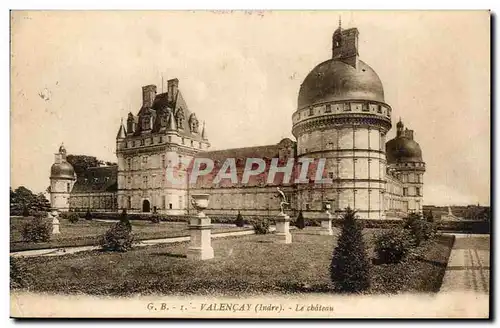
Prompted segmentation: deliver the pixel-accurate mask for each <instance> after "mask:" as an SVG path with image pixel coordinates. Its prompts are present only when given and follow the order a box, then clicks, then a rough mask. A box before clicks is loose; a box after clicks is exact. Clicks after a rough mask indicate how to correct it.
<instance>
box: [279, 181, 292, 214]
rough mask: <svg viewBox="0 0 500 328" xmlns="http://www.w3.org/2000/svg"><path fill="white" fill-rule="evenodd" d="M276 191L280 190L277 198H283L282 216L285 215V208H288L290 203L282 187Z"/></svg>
mask: <svg viewBox="0 0 500 328" xmlns="http://www.w3.org/2000/svg"><path fill="white" fill-rule="evenodd" d="M276 189H277V190H278V195H277V196H276V197H281V201H280V209H281V213H280V214H285V212H284V210H285V206H288V205H290V203H289V202H288V200H287V199H286V195H285V193H284V192H283V191H282V190H281V189H280V187H276Z"/></svg>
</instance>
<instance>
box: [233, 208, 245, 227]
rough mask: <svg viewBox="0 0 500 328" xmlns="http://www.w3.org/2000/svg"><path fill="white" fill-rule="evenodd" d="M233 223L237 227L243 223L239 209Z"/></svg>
mask: <svg viewBox="0 0 500 328" xmlns="http://www.w3.org/2000/svg"><path fill="white" fill-rule="evenodd" d="M235 224H236V226H237V227H239V228H241V227H243V226H244V225H245V220H243V216H242V215H241V213H240V211H238V216H236V221H235Z"/></svg>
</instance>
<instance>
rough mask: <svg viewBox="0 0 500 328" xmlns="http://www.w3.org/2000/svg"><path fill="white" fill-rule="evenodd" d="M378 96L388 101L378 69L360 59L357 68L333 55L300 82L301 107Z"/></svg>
mask: <svg viewBox="0 0 500 328" xmlns="http://www.w3.org/2000/svg"><path fill="white" fill-rule="evenodd" d="M351 99H361V100H374V101H379V102H384V88H383V86H382V82H381V81H380V78H379V77H378V75H377V73H375V71H374V70H373V69H372V68H371V67H370V66H368V65H367V64H365V63H364V62H363V61H361V60H359V61H358V67H357V68H354V67H352V66H351V65H348V64H346V63H344V62H342V61H340V60H334V59H330V60H327V61H325V62H323V63H321V64H319V65H318V66H316V67H315V68H314V69H313V70H312V71H311V72H310V73H309V74H308V75H307V77H306V78H305V80H304V82H303V83H302V85H301V86H300V91H299V99H298V109H302V108H304V107H308V106H310V105H314V104H316V103H321V102H327V101H339V100H351Z"/></svg>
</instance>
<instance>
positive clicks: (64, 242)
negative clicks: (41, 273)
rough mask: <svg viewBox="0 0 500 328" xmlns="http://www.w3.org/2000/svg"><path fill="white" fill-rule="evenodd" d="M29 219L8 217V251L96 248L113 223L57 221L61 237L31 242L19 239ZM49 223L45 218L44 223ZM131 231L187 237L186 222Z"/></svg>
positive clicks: (138, 225) (135, 225)
mask: <svg viewBox="0 0 500 328" xmlns="http://www.w3.org/2000/svg"><path fill="white" fill-rule="evenodd" d="M27 220H31V218H23V217H11V218H10V251H11V252H15V251H22V250H28V249H44V248H53V247H68V246H88V245H96V244H97V242H98V240H99V237H100V236H101V235H103V234H104V233H105V232H106V230H107V229H109V227H111V225H113V224H114V223H113V222H102V221H97V220H92V221H87V220H85V219H80V220H79V221H78V222H77V223H70V222H69V221H68V220H65V219H59V221H60V224H61V225H60V230H61V234H59V235H52V238H51V240H50V241H49V242H44V243H31V242H25V241H23V240H22V236H21V230H22V227H23V224H24V223H25V222H26V221H27ZM49 221H50V220H48V219H47V222H49ZM130 222H131V223H132V232H133V233H134V235H135V238H136V240H141V239H155V238H167V237H179V236H188V235H189V230H188V225H187V223H185V222H160V223H159V224H153V223H151V222H149V221H130ZM239 230H243V228H238V227H236V226H235V225H215V226H214V231H215V232H225V231H239Z"/></svg>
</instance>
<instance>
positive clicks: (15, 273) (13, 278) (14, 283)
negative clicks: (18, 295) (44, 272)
mask: <svg viewBox="0 0 500 328" xmlns="http://www.w3.org/2000/svg"><path fill="white" fill-rule="evenodd" d="M9 273H10V288H11V289H20V288H26V287H29V285H30V284H31V283H32V282H33V275H32V274H31V272H29V271H28V270H27V268H26V264H25V262H23V261H22V260H19V259H17V258H15V257H12V256H11V257H10V272H9Z"/></svg>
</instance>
